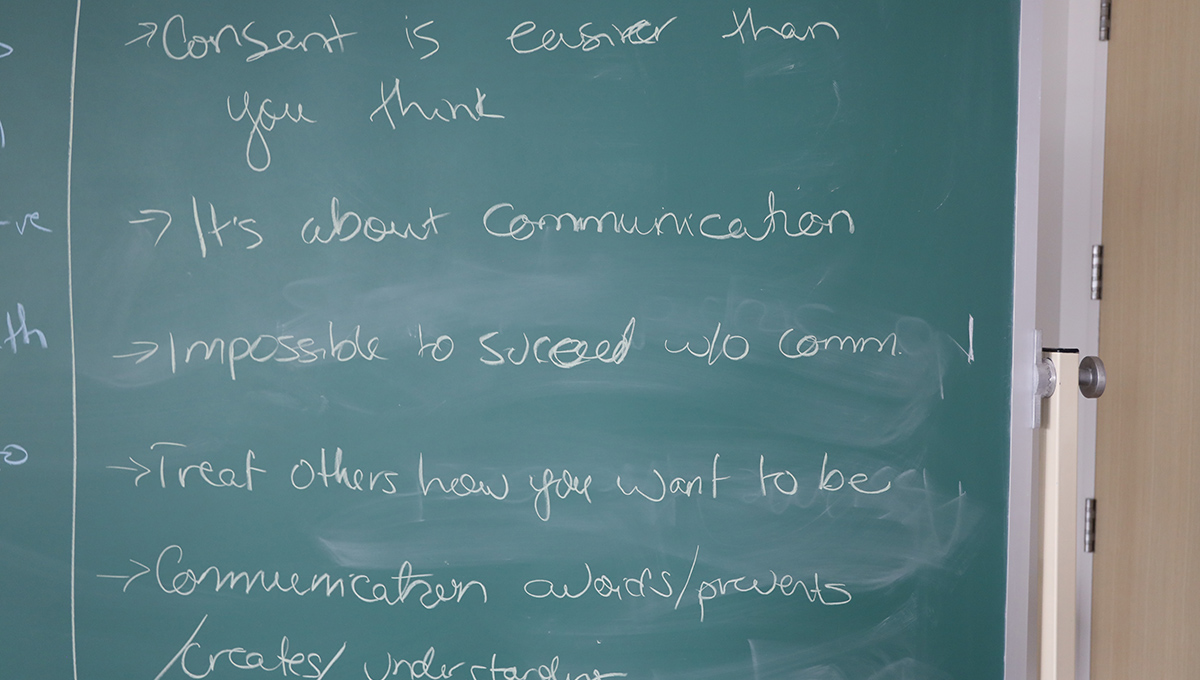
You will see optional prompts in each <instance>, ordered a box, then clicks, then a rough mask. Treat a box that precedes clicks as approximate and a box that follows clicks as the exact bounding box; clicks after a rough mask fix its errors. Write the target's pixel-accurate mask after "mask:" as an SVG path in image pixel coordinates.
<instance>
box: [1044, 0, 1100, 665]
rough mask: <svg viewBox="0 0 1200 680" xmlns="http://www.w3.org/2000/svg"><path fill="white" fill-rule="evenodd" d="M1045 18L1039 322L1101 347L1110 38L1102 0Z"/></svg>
mask: <svg viewBox="0 0 1200 680" xmlns="http://www.w3.org/2000/svg"><path fill="white" fill-rule="evenodd" d="M1043 26H1044V35H1043V38H1044V39H1043V47H1042V54H1041V70H1042V82H1041V120H1040V122H1041V138H1040V154H1039V159H1038V164H1039V196H1038V201H1039V203H1038V237H1037V252H1038V255H1037V296H1036V297H1037V301H1036V305H1037V313H1036V323H1037V327H1038V328H1039V329H1040V330H1041V331H1042V335H1043V344H1044V345H1045V346H1048V347H1070V348H1076V349H1078V350H1079V351H1080V355H1081V356H1087V355H1095V354H1097V353H1098V346H1099V337H1100V303H1099V301H1098V300H1092V299H1091V255H1092V246H1093V245H1098V244H1101V243H1103V241H1102V239H1101V219H1102V208H1103V186H1104V124H1105V97H1106V94H1107V75H1108V43H1107V42H1103V41H1101V40H1100V36H1099V32H1100V31H1099V29H1100V11H1099V2H1098V1H1097V0H1049V1H1048V2H1047V3H1046V4H1045V6H1044V9H1043ZM1117 30H1119V28H1118V29H1117ZM1062 387H1066V386H1060V389H1061V388H1062ZM1069 387H1070V388H1071V389H1074V386H1069ZM1080 403H1081V406H1080V412H1079V469H1078V473H1079V475H1078V488H1077V493H1078V499H1079V512H1078V513H1077V518H1078V519H1077V522H1078V526H1077V531H1076V536H1078V537H1079V539H1078V541H1077V543H1076V545H1077V549H1076V560H1075V565H1076V567H1075V568H1076V584H1077V587H1076V602H1077V612H1078V616H1077V621H1078V628H1077V638H1076V647H1075V649H1076V663H1075V668H1076V677H1077V678H1078V680H1087V679H1088V678H1090V677H1091V633H1092V630H1091V621H1092V554H1091V553H1086V552H1084V551H1083V540H1082V537H1083V522H1084V513H1083V499H1085V498H1094V497H1095V480H1096V402H1095V400H1091V399H1082V400H1081V402H1080Z"/></svg>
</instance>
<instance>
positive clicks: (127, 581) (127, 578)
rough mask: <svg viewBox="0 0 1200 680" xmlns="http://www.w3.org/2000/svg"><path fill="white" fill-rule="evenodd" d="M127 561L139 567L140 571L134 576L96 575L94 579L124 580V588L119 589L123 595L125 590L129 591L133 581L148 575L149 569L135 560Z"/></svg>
mask: <svg viewBox="0 0 1200 680" xmlns="http://www.w3.org/2000/svg"><path fill="white" fill-rule="evenodd" d="M129 561H130V562H133V563H134V564H136V565H138V566H139V567H141V568H142V570H141V571H139V572H138V573H136V574H133V575H132V576H128V575H123V574H96V578H123V579H125V587H124V588H121V592H122V593H123V592H125V591H126V590H129V584H131V583H133V582H134V581H135V580H137V578H138V577H139V576H145V575H146V574H149V573H150V567H147V566H146V565H144V564H142V563H141V562H138V561H137V560H129Z"/></svg>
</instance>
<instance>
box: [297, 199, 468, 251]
mask: <svg viewBox="0 0 1200 680" xmlns="http://www.w3.org/2000/svg"><path fill="white" fill-rule="evenodd" d="M449 214H450V213H448V212H444V213H439V214H437V215H435V214H433V208H429V217H427V218H425V221H423V222H422V223H421V224H420V226H418V227H416V228H414V227H413V223H412V222H408V223H407V224H405V226H404V228H403V229H397V227H396V221H395V220H389V221H388V222H384V221H383V220H382V219H380V218H378V217H375V216H373V215H368V216H367V217H366V219H363V217H362V216H360V215H359V214H358V213H356V212H354V211H352V210H347V211H345V212H342V209H341V203H340V201H339V200H338V197H337V196H334V197H333V199H332V200H330V202H329V219H330V224H331V225H332V226H331V227H330V229H329V231H328V232H327V233H325V234H322V233H321V224H320V223H319V222H317V218H315V217H310V218H308V220H307V221H306V222H305V223H304V226H303V227H301V228H300V240H301V241H304V242H305V243H307V244H310V245H311V244H313V243H330V242H332V241H333V240H334V239H337V241H338V242H339V243H342V242H345V241H349V240H351V239H353V238H354V237H356V236H358V235H359V234H362V236H363V238H365V239H367V240H368V241H372V242H374V243H380V242H382V241H383V240H384V239H386V238H387V237H389V236H396V237H399V238H401V239H404V240H407V239H409V238H410V237H411V238H412V239H413V240H415V241H424V240H426V239H428V238H429V237H430V236H433V235H436V234H437V233H438V230H437V221H438V220H439V219H441V218H443V217H446V216H448V215H449ZM348 223H349V224H351V225H352V226H349V227H348V226H347V224H348ZM347 230H348V231H347ZM343 232H345V233H343Z"/></svg>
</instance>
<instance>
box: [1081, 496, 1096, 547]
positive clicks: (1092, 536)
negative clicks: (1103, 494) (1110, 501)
mask: <svg viewBox="0 0 1200 680" xmlns="http://www.w3.org/2000/svg"><path fill="white" fill-rule="evenodd" d="M1083 551H1084V552H1096V499H1095V498H1087V499H1084V501H1083Z"/></svg>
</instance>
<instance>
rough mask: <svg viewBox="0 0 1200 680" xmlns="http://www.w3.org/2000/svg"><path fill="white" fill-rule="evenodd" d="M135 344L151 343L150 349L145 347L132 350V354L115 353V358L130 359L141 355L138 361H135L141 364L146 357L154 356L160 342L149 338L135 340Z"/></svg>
mask: <svg viewBox="0 0 1200 680" xmlns="http://www.w3.org/2000/svg"><path fill="white" fill-rule="evenodd" d="M133 344H134V345H150V349H145V350H142V351H140V352H131V353H130V354H114V355H113V358H114V359H128V358H130V357H141V358H140V359H138V360H137V361H135V362H133V363H135V364H140V363H142V362H143V361H145V360H146V359H149V358H150V357H152V356H154V353H155V352H157V351H158V343H157V342H149V341H148V340H135V341H134V342H133Z"/></svg>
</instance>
